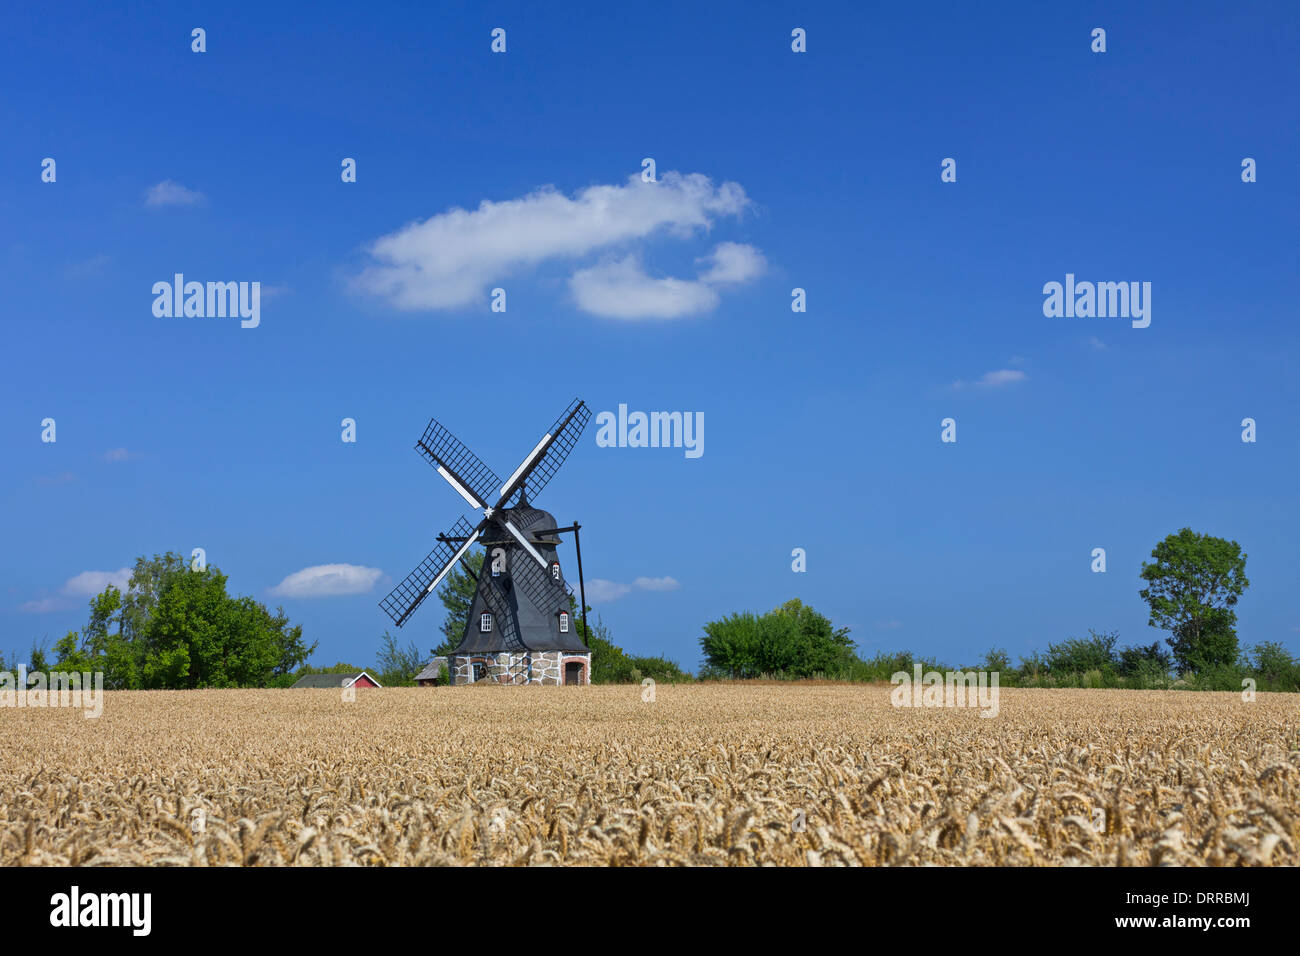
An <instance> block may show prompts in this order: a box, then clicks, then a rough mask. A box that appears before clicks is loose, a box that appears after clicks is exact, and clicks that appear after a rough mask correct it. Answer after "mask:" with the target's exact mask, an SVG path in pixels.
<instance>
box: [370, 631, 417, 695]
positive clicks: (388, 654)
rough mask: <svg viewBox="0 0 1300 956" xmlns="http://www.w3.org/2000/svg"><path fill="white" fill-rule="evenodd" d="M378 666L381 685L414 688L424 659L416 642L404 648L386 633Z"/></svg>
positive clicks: (380, 650) (380, 649)
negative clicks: (416, 676)
mask: <svg viewBox="0 0 1300 956" xmlns="http://www.w3.org/2000/svg"><path fill="white" fill-rule="evenodd" d="M377 664H378V666H377V667H376V670H378V671H379V673H378V675H377V676H378V678H379V683H381V684H383V685H384V686H385V687H414V686H415V675H416V674H418V673H420V671H421V670H422V669H423V667H424V658H422V657H421V656H420V651H419V649H418V648H416V646H415V641H411V642H409V643H408V644H407V645H406V646H405V647H402V646H401V645H400V644H398V643H397V638H395V637H393V635H391V634H389V633H388V632H387V631H384V636H383V638H382V644H381V646H380V648H379V657H378V661H377Z"/></svg>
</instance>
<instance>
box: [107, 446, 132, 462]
mask: <svg viewBox="0 0 1300 956" xmlns="http://www.w3.org/2000/svg"><path fill="white" fill-rule="evenodd" d="M101 457H102V458H103V459H104V461H126V460H127V459H128V458H130V457H131V455H130V453H129V452H128V451H127V450H126V449H125V448H110V449H109V450H108V451H106V452H104V454H103V455H102V456H101Z"/></svg>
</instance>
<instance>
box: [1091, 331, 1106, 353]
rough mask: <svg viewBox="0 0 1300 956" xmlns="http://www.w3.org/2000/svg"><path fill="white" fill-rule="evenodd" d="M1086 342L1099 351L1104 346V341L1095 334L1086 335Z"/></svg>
mask: <svg viewBox="0 0 1300 956" xmlns="http://www.w3.org/2000/svg"><path fill="white" fill-rule="evenodd" d="M1088 344H1089V345H1091V346H1092V347H1093V348H1094V349H1096V350H1097V351H1099V352H1100V351H1102V350H1103V349H1105V348H1106V343H1105V342H1103V341H1102V340H1101V339H1099V338H1097V336H1095V335H1090V336H1088Z"/></svg>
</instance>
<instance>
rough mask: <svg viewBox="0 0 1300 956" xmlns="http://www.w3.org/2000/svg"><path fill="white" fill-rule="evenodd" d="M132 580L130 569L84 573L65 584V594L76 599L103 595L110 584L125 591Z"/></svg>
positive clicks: (71, 578) (69, 579)
mask: <svg viewBox="0 0 1300 956" xmlns="http://www.w3.org/2000/svg"><path fill="white" fill-rule="evenodd" d="M130 580H131V569H130V568H118V569H117V570H116V571H82V572H81V573H80V574H78V575H76V576H74V577H70V578H68V580H67V581H66V582H64V585H63V593H64V594H68V595H72V596H74V597H93V596H94V595H96V594H100V593H102V592H103V590H104V588H106V587H108V586H109V585H110V584H111V585H113V587H115V588H117V589H118V590H119V591H125V590H126V586H127V584H128V583H129V582H130Z"/></svg>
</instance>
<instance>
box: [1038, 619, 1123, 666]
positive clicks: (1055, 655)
mask: <svg viewBox="0 0 1300 956" xmlns="http://www.w3.org/2000/svg"><path fill="white" fill-rule="evenodd" d="M1088 634H1089V635H1090V636H1089V637H1088V638H1087V639H1086V640H1085V639H1083V638H1078V637H1069V638H1066V639H1065V640H1064V641H1062V642H1061V643H1060V644H1049V645H1048V646H1047V659H1046V664H1047V669H1048V670H1049V671H1051V672H1052V673H1053V674H1057V675H1060V674H1081V673H1084V672H1086V671H1091V670H1096V671H1112V670H1114V669H1115V642H1116V641H1117V640H1118V639H1119V635H1118V634H1116V633H1115V632H1111V633H1110V634H1098V633H1097V632H1096V631H1094V630H1092V629H1089V630H1088Z"/></svg>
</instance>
